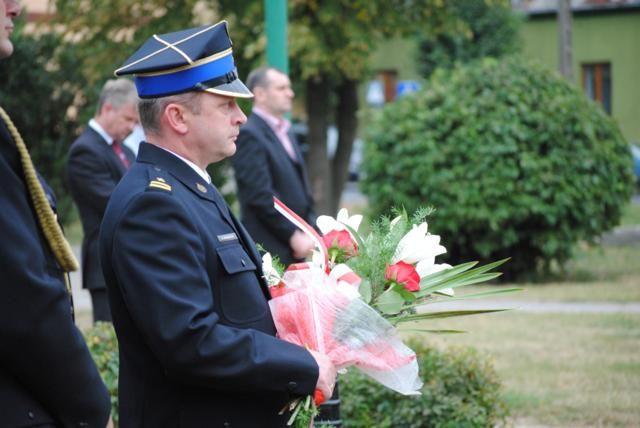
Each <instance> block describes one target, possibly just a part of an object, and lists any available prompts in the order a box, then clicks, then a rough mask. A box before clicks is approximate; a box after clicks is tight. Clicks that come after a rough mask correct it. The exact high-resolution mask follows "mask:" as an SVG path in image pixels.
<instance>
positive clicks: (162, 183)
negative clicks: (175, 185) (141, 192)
mask: <svg viewBox="0 0 640 428" xmlns="http://www.w3.org/2000/svg"><path fill="white" fill-rule="evenodd" d="M149 189H159V190H164V191H165V192H171V189H172V188H171V184H169V180H168V179H167V178H166V177H165V174H164V171H162V170H161V169H160V168H157V167H155V168H152V169H150V170H149V184H148V185H147V190H149Z"/></svg>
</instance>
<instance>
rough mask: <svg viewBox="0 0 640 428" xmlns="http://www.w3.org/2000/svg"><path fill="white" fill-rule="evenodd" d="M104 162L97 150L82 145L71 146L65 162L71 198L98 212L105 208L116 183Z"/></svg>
mask: <svg viewBox="0 0 640 428" xmlns="http://www.w3.org/2000/svg"><path fill="white" fill-rule="evenodd" d="M105 163H106V160H105V159H103V158H101V157H100V155H99V154H98V153H97V152H95V151H93V150H91V149H89V148H88V147H87V146H82V145H75V146H73V147H72V149H71V151H70V152H69V159H68V162H67V179H68V182H69V188H70V189H71V193H72V194H73V198H74V199H75V200H76V201H82V202H83V204H85V205H88V206H93V207H96V208H97V209H98V210H99V211H100V212H104V210H105V209H106V208H107V202H109V197H110V196H111V193H113V189H115V187H116V185H117V182H116V181H115V180H114V179H113V177H112V176H111V173H110V172H109V168H107V166H106V164H105Z"/></svg>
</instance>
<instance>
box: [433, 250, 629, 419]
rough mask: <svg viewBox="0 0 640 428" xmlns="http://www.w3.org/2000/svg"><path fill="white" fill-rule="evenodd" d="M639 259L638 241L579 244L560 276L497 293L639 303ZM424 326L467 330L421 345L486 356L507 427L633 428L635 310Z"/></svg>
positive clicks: (515, 315) (493, 317) (514, 314)
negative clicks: (506, 407) (506, 411)
mask: <svg viewBox="0 0 640 428" xmlns="http://www.w3.org/2000/svg"><path fill="white" fill-rule="evenodd" d="M639 256H640V246H636V247H602V248H595V247H586V246H582V247H580V248H579V249H578V250H577V251H576V255H575V258H574V260H573V261H572V262H571V263H569V264H568V266H567V269H566V273H565V276H564V277H562V278H559V279H557V280H553V282H549V283H545V284H524V285H523V286H524V287H525V288H526V290H525V291H524V292H520V293H513V294H508V295H505V297H504V298H505V299H518V300H530V301H564V302H585V301H588V302H640V263H639V262H638V260H639V258H640V257H639ZM488 287H491V286H488ZM488 287H483V288H488ZM469 291H470V290H469ZM495 299H496V300H498V298H495ZM428 325H429V328H436V329H456V330H464V331H467V332H468V333H466V334H455V335H441V336H437V335H432V336H426V340H427V341H428V342H429V343H432V344H434V345H436V346H472V347H474V348H476V349H479V350H481V351H483V352H487V353H488V354H489V355H490V356H491V357H492V359H493V360H494V364H495V367H496V369H497V371H498V373H499V375H500V377H501V379H502V381H503V383H504V388H505V389H504V394H505V398H506V400H507V401H508V403H509V404H510V407H511V409H512V413H513V423H514V425H515V426H519V427H520V426H529V427H532V426H536V427H539V426H550V427H600V426H620V427H631V426H634V427H637V426H640V405H638V403H640V313H632V314H627V313H619V314H611V313H607V314H605V313H603V314H598V313H583V314H580V313H527V312H522V311H517V310H516V311H510V312H505V313H499V314H490V315H481V316H471V317H462V318H454V319H444V320H437V321H431V322H429V324H428ZM422 327H423V328H425V325H424V324H423V326H422ZM423 337H425V336H423Z"/></svg>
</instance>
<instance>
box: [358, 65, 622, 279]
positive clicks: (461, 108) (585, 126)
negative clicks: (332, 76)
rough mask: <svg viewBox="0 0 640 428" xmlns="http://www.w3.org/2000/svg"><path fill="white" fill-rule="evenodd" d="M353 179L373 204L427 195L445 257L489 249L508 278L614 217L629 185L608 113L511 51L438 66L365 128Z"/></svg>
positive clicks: (410, 202)
mask: <svg viewBox="0 0 640 428" xmlns="http://www.w3.org/2000/svg"><path fill="white" fill-rule="evenodd" d="M366 140H367V144H366V145H365V156H364V161H363V171H364V175H365V178H364V180H363V183H362V188H363V190H364V192H365V193H366V194H367V195H368V196H369V202H370V207H371V209H372V211H373V214H374V215H378V214H381V213H388V212H389V211H390V210H391V208H392V207H394V206H396V207H398V206H404V207H405V208H406V209H407V211H409V212H412V211H414V210H415V209H417V208H418V207H421V206H425V205H431V206H433V207H435V208H436V212H435V213H434V214H433V215H432V216H431V217H430V219H429V223H430V230H431V232H432V233H437V234H440V235H441V236H442V241H443V243H444V245H445V246H446V247H447V249H448V251H449V254H448V259H449V261H451V262H454V263H458V262H460V261H463V260H467V261H468V260H483V261H486V260H497V259H501V258H503V257H512V261H511V262H509V263H507V264H505V265H504V268H503V271H505V273H506V274H508V275H506V277H507V278H508V279H513V277H516V276H524V275H525V274H530V273H534V272H536V271H537V270H538V269H542V270H543V272H544V271H547V270H548V268H549V267H550V266H552V264H553V263H554V262H558V263H559V264H562V263H564V262H565V261H566V260H567V259H568V258H569V257H570V255H571V249H572V247H573V246H574V244H575V243H576V242H577V241H579V240H586V241H593V240H594V239H595V238H597V237H598V236H599V235H600V234H601V233H603V232H604V231H606V230H608V229H610V228H612V227H613V226H615V225H616V224H618V222H619V221H620V216H621V212H622V209H623V207H624V205H625V204H626V203H627V202H628V200H629V197H630V195H631V193H632V190H633V178H632V169H631V157H630V151H629V147H628V145H627V143H626V142H625V140H624V138H623V136H622V134H621V133H620V131H619V129H618V126H617V125H616V123H615V122H614V121H613V120H612V119H611V118H610V117H608V116H607V115H606V114H605V113H604V111H603V110H602V109H601V108H600V106H599V105H597V104H595V103H593V102H591V101H589V100H587V98H586V97H585V96H584V95H583V94H582V93H581V92H580V90H579V89H577V88H575V87H574V86H572V85H570V84H568V83H567V82H565V81H564V80H562V79H561V78H560V77H558V76H557V75H556V74H555V73H552V72H550V71H547V70H545V69H543V68H541V67H540V66H538V65H535V64H532V63H529V62H527V61H525V60H524V59H522V58H510V59H507V60H505V61H502V62H499V61H497V60H492V59H485V60H483V61H481V62H476V63H473V64H470V65H468V66H463V67H459V68H456V69H455V70H453V71H443V70H439V71H437V72H436V73H435V74H434V76H433V78H432V79H431V80H430V82H429V84H428V88H427V89H426V90H424V91H422V92H420V93H418V94H415V95H414V96H410V97H406V98H404V99H401V100H399V101H398V102H395V103H393V104H390V105H388V106H386V107H385V108H384V109H383V110H382V111H380V112H377V114H375V115H374V117H373V120H371V123H370V124H369V125H368V129H367V132H366Z"/></svg>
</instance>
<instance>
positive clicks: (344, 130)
mask: <svg viewBox="0 0 640 428" xmlns="http://www.w3.org/2000/svg"><path fill="white" fill-rule="evenodd" d="M337 95H338V106H337V111H336V116H337V117H336V124H337V127H338V145H337V147H336V153H335V156H334V158H333V161H332V163H331V167H332V168H331V171H332V177H333V180H332V184H331V204H330V208H331V213H333V214H332V215H335V213H337V212H338V207H339V204H340V197H341V196H342V190H343V189H344V185H345V183H346V182H347V179H348V178H349V160H350V159H351V151H352V150H353V141H354V140H355V138H356V133H357V131H358V118H357V116H356V114H357V112H358V81H357V80H349V79H347V80H344V81H343V82H342V83H341V84H340V86H339V87H338V90H337Z"/></svg>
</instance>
